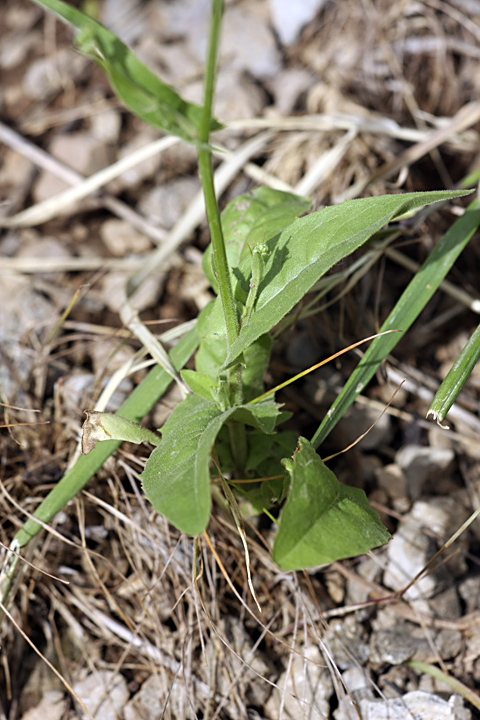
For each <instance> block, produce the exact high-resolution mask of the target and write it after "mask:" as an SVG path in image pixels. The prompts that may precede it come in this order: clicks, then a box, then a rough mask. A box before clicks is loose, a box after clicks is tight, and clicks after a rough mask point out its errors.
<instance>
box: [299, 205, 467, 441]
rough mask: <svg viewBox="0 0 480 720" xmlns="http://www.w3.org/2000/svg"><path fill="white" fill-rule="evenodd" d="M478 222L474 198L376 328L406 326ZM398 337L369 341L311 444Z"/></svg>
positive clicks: (321, 438) (328, 428) (328, 429)
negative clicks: (368, 345)
mask: <svg viewBox="0 0 480 720" xmlns="http://www.w3.org/2000/svg"><path fill="white" fill-rule="evenodd" d="M479 225H480V203H479V202H478V200H474V201H473V202H472V203H470V205H469V206H468V208H467V209H466V210H465V213H464V215H463V216H462V217H461V218H459V219H458V220H457V221H456V222H455V223H454V224H453V225H452V226H451V228H450V229H449V230H448V231H447V232H446V233H445V235H444V236H443V237H442V239H441V240H440V242H439V243H438V245H437V246H436V247H435V248H434V249H433V250H432V252H431V253H430V255H429V257H428V258H427V259H426V261H425V262H424V264H423V265H422V267H421V268H420V270H419V271H418V272H417V274H416V275H415V277H414V278H413V279H412V280H411V282H410V283H409V285H408V287H407V288H406V290H405V291H404V293H403V294H402V296H401V298H400V299H399V301H398V302H397V304H396V305H395V307H394V308H393V310H392V312H391V313H390V315H389V316H388V318H387V319H386V321H385V322H384V323H383V325H382V327H381V329H380V332H385V331H386V330H402V331H403V332H405V331H406V330H408V328H409V327H410V326H411V325H412V323H413V322H414V321H415V320H416V319H417V317H418V316H419V314H420V313H421V311H422V310H423V308H424V307H425V305H426V304H427V302H428V301H429V300H430V298H431V297H432V295H433V294H434V292H435V291H436V290H437V288H438V286H439V285H440V283H441V282H442V280H443V279H444V277H445V276H446V274H447V273H448V271H449V270H450V268H451V267H452V265H453V264H454V263H455V261H456V260H457V258H458V256H459V255H460V253H461V252H462V250H463V249H464V248H465V246H466V245H467V243H468V241H469V240H470V238H471V237H472V235H473V233H474V232H475V230H476V229H477V228H478V226H479ZM400 338H401V335H400V334H399V333H393V334H390V335H385V336H383V337H379V338H377V339H376V340H374V341H373V343H372V344H371V345H370V347H369V348H368V350H367V352H366V353H365V355H364V356H363V358H362V360H361V361H360V363H359V364H358V366H357V367H356V368H355V370H354V371H353V373H352V375H351V376H350V377H349V379H348V380H347V382H346V384H345V386H344V388H343V390H342V392H341V393H340V395H339V396H338V397H337V399H336V400H335V401H334V403H333V404H332V407H331V408H330V410H329V412H328V413H327V415H326V416H325V418H324V419H323V421H322V423H321V424H320V426H319V428H318V430H317V431H316V433H315V435H314V436H313V438H312V444H313V446H314V447H315V448H318V447H319V446H320V445H321V443H322V442H323V441H324V440H325V438H326V437H327V435H328V434H329V433H330V432H331V430H332V429H333V428H334V427H335V425H336V424H337V422H338V421H339V420H340V418H341V417H342V416H343V415H344V413H345V412H346V410H347V409H348V408H349V407H350V405H351V404H352V403H353V401H354V400H355V398H356V397H357V395H358V394H359V393H361V392H362V390H363V389H364V388H365V386H366V385H367V383H368V382H369V381H370V380H371V378H372V377H373V376H374V374H375V373H376V371H377V370H378V368H379V366H380V364H381V363H382V362H383V360H384V359H385V358H386V357H387V355H388V354H389V353H390V352H392V350H393V348H394V347H395V346H396V344H397V343H398V342H399V340H400Z"/></svg>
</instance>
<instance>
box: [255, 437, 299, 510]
mask: <svg viewBox="0 0 480 720" xmlns="http://www.w3.org/2000/svg"><path fill="white" fill-rule="evenodd" d="M297 438H298V434H297V433H295V432H293V431H292V430H288V431H286V432H281V433H278V434H276V435H272V436H268V437H267V436H265V435H264V434H263V433H260V432H258V431H256V430H252V431H251V432H249V433H248V434H247V440H248V459H247V462H246V465H245V470H246V473H247V478H267V477H272V478H275V479H273V480H263V481H262V482H259V483H258V484H256V485H252V486H247V493H246V494H247V496H248V498H249V500H251V501H252V502H253V503H254V504H255V505H256V506H257V507H259V508H262V507H266V508H269V507H271V506H272V505H273V504H274V503H276V502H281V501H282V500H284V499H285V495H286V490H287V489H288V480H287V478H286V477H285V469H284V467H283V465H282V460H283V458H284V457H285V455H290V456H291V455H293V453H294V452H295V448H296V446H297ZM278 476H280V477H278Z"/></svg>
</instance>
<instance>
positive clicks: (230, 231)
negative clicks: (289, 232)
mask: <svg viewBox="0 0 480 720" xmlns="http://www.w3.org/2000/svg"><path fill="white" fill-rule="evenodd" d="M310 207H311V201H310V200H308V199H307V198H304V197H301V196H300V195H294V194H293V193H288V192H283V191H281V190H273V189H272V188H267V187H259V188H256V189H255V190H253V192H251V193H246V194H244V195H240V196H238V197H236V198H235V199H234V200H232V201H231V202H229V203H228V205H227V207H226V208H225V210H224V211H223V212H222V230H223V236H224V238H225V247H226V252H227V258H228V264H229V267H230V268H236V267H238V266H239V265H240V263H241V262H242V260H244V259H245V258H248V257H249V248H250V250H253V248H254V247H255V245H256V244H257V243H258V242H266V241H267V240H270V238H273V237H275V236H276V235H278V233H279V232H280V231H281V230H283V229H284V228H285V227H287V226H288V225H290V224H291V223H292V222H293V221H294V220H295V218H297V217H299V215H302V214H303V213H304V212H307V211H308V210H309V209H310ZM202 265H203V270H204V272H205V275H206V276H207V278H208V280H209V281H210V284H211V286H212V287H213V289H214V290H215V292H218V289H217V280H216V277H215V273H214V270H213V268H212V247H211V245H209V246H208V248H207V250H206V252H205V253H204V254H203V260H202Z"/></svg>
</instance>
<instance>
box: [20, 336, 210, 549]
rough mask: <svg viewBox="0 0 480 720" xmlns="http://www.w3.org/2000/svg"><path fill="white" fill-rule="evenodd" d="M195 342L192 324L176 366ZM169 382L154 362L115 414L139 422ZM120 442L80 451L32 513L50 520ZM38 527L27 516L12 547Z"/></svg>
mask: <svg viewBox="0 0 480 720" xmlns="http://www.w3.org/2000/svg"><path fill="white" fill-rule="evenodd" d="M198 342H199V339H198V336H197V333H196V330H195V328H194V329H193V330H191V331H190V332H189V333H187V335H185V336H184V337H183V338H182V339H181V340H180V341H179V343H178V344H177V345H175V347H174V348H172V350H171V352H170V359H171V361H172V364H173V366H174V367H175V369H176V370H180V369H181V368H182V367H183V366H184V365H185V363H186V362H187V360H188V359H189V358H190V357H191V356H192V355H193V353H194V352H195V350H196V348H197V346H198ZM171 382H172V377H171V375H169V374H168V373H166V372H165V370H163V369H162V368H160V367H159V366H155V367H154V368H153V370H151V371H150V373H149V374H148V375H147V377H146V378H145V379H144V380H143V381H142V382H141V383H140V385H138V387H136V388H135V390H134V391H133V392H132V393H131V395H130V396H129V397H128V398H127V400H125V402H124V403H123V404H122V405H121V407H120V408H119V410H118V412H117V414H118V415H121V416H122V417H124V418H127V420H133V421H134V422H139V421H140V420H142V419H143V418H144V417H145V415H146V414H147V413H148V412H149V411H150V410H151V409H152V407H153V406H154V405H155V403H156V402H157V400H158V399H159V398H160V397H161V396H162V395H163V393H164V392H165V391H166V389H167V388H168V386H169V385H170V383H171ZM121 442H122V441H121V440H118V441H117V440H111V441H110V440H108V441H106V442H102V443H98V444H97V445H96V447H95V449H94V450H92V452H91V453H90V454H89V455H82V456H81V457H80V458H79V460H78V461H77V462H76V463H75V465H74V466H73V467H72V468H71V470H69V471H68V472H67V473H66V474H65V475H64V476H63V478H62V479H61V480H60V482H59V483H58V485H56V486H55V487H54V488H53V490H52V491H51V492H50V493H49V494H48V495H47V497H46V498H45V500H44V501H43V502H42V504H41V505H40V506H39V507H38V509H37V510H36V512H35V513H34V517H36V518H38V519H39V520H41V521H42V522H44V523H48V522H50V521H51V520H52V518H53V517H55V515H56V514H57V513H58V512H60V510H62V508H63V507H65V505H66V504H67V503H68V502H69V501H70V500H71V499H72V498H74V497H75V495H77V493H79V492H80V490H82V488H83V487H84V486H85V485H86V484H87V482H88V481H89V480H90V479H91V478H92V477H93V476H94V475H95V473H96V472H97V470H99V469H100V468H101V467H102V465H103V464H104V462H105V461H106V460H107V458H108V457H110V455H111V454H112V453H113V452H114V451H115V450H116V449H117V448H118V446H119V445H120V444H121ZM41 529H42V526H41V525H39V524H38V523H36V522H35V521H34V520H31V519H29V520H27V522H26V523H25V525H24V526H23V527H22V528H21V529H20V530H19V531H18V533H17V534H16V535H15V539H14V542H15V545H16V548H21V547H24V546H25V545H26V544H27V543H28V542H29V540H31V539H32V538H33V537H34V536H35V535H36V534H37V533H38V532H39V531H40V530H41Z"/></svg>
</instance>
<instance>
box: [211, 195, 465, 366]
mask: <svg viewBox="0 0 480 720" xmlns="http://www.w3.org/2000/svg"><path fill="white" fill-rule="evenodd" d="M466 194H468V191H464V190H460V191H451V192H450V191H445V192H443V191H439V192H427V193H405V194H401V195H384V196H380V197H374V198H365V199H362V200H350V201H348V202H345V203H342V204H341V205H335V206H331V207H326V208H324V209H323V210H319V211H318V212H316V213H312V214H311V215H307V216H306V217H303V218H300V219H298V220H295V221H294V222H293V223H292V224H291V225H289V226H288V227H287V228H286V229H285V230H284V231H283V232H282V233H281V235H280V237H279V238H278V239H275V242H273V241H272V240H270V241H269V242H267V243H266V244H267V247H268V248H269V249H270V250H271V254H270V256H269V257H268V259H267V260H266V262H265V275H264V280H263V282H262V283H261V285H260V288H259V292H258V296H257V300H256V304H255V310H254V313H253V315H252V318H251V320H250V322H249V323H248V324H246V325H244V326H243V327H242V329H241V330H240V334H239V336H238V338H237V340H236V341H235V342H234V343H232V345H231V347H230V348H229V351H228V355H227V359H226V362H225V366H228V365H230V364H232V363H233V362H234V361H235V360H236V358H237V357H238V356H239V355H240V354H241V353H242V352H243V351H244V350H245V348H246V347H248V346H249V345H250V344H251V343H252V342H253V341H254V340H256V338H257V337H259V336H260V335H263V334H264V333H266V332H268V331H269V330H271V328H272V327H274V326H275V325H276V324H277V323H278V322H279V321H280V320H281V319H282V318H283V317H284V315H286V313H287V312H289V311H290V310H291V309H292V307H293V306H294V305H296V303H297V302H299V300H301V298H302V297H303V296H304V295H305V293H307V292H308V291H309V290H310V289H311V288H312V286H313V285H314V284H315V283H316V282H317V280H319V278H320V277H321V276H322V275H324V274H325V273H326V272H327V270H329V269H330V268H331V267H332V266H333V265H334V264H335V263H337V262H339V260H341V259H342V258H344V257H346V256H347V255H349V254H351V253H352V252H353V251H354V250H356V249H357V248H359V247H360V246H361V245H363V243H365V242H366V241H367V240H368V239H369V238H370V237H371V236H372V235H373V234H374V233H375V232H377V231H378V230H380V228H382V227H383V226H384V225H386V224H387V223H389V222H391V221H392V220H394V219H395V218H398V217H399V216H400V215H403V214H405V213H406V212H409V211H411V210H413V209H415V208H418V207H422V206H423V205H428V204H431V203H434V202H439V201H441V200H446V199H449V198H454V197H460V196H462V195H466ZM240 272H241V274H242V276H243V279H242V280H241V283H242V284H243V289H244V290H248V282H249V272H250V264H249V263H248V262H247V263H245V264H244V265H242V267H241V268H240ZM235 293H236V296H237V291H235Z"/></svg>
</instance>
